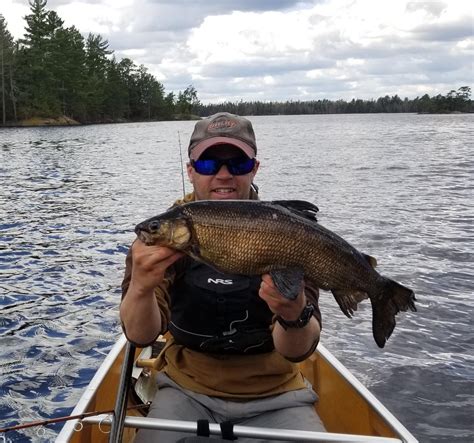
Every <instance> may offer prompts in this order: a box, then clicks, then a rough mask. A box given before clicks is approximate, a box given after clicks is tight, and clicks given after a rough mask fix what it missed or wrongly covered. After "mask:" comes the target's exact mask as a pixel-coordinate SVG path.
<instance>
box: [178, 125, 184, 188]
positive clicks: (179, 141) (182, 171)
mask: <svg viewBox="0 0 474 443" xmlns="http://www.w3.org/2000/svg"><path fill="white" fill-rule="evenodd" d="M178 144H179V158H180V160H181V183H182V185H183V197H185V196H186V188H185V186H184V167H183V152H182V150H181V137H180V134H179V131H178Z"/></svg>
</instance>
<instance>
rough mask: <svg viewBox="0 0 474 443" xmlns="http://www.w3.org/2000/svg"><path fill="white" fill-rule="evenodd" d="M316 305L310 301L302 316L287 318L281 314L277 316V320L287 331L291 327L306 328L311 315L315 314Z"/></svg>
mask: <svg viewBox="0 0 474 443" xmlns="http://www.w3.org/2000/svg"><path fill="white" fill-rule="evenodd" d="M313 312H314V306H313V305H312V304H311V303H308V304H307V305H306V306H305V307H304V309H303V310H302V311H301V314H300V316H299V317H298V318H297V319H296V320H285V319H283V318H281V317H280V316H279V315H277V316H276V321H277V322H278V323H280V325H282V326H283V329H284V330H285V331H286V330H287V329H289V328H304V327H305V326H306V325H307V324H308V323H309V321H310V320H311V317H312V316H313Z"/></svg>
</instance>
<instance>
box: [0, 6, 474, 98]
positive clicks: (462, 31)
mask: <svg viewBox="0 0 474 443" xmlns="http://www.w3.org/2000/svg"><path fill="white" fill-rule="evenodd" d="M47 8H48V9H51V10H55V11H56V12H57V13H58V14H59V16H60V17H61V18H62V19H63V20H64V22H65V23H64V25H65V26H72V25H74V26H75V27H76V28H77V29H79V31H80V32H81V33H82V34H83V35H84V36H85V37H86V36H87V35H88V34H89V33H94V34H100V35H102V37H104V38H105V39H107V40H108V41H109V48H110V49H113V50H114V52H115V56H116V58H117V59H121V58H123V57H129V58H131V59H132V60H133V61H134V62H135V64H137V65H141V64H143V65H145V66H146V67H147V68H148V70H149V72H150V73H151V74H153V75H154V76H155V77H156V78H157V79H158V80H159V81H160V82H161V83H162V84H163V86H164V88H165V91H166V92H177V91H183V90H184V89H185V88H186V87H187V86H189V85H192V86H194V88H195V89H196V91H197V94H198V98H199V100H200V101H201V102H202V103H220V102H224V101H232V102H235V101H240V100H243V101H254V100H258V101H286V100H294V101H297V100H301V101H304V100H318V99H329V100H338V99H342V100H351V99H353V98H356V99H357V98H361V99H366V100H369V99H376V98H378V97H382V96H385V95H390V96H392V95H395V94H398V95H399V96H400V97H401V98H405V97H408V98H415V97H417V96H421V95H423V94H429V95H436V94H443V95H445V94H447V93H448V92H449V91H450V90H452V89H458V88H459V87H461V86H470V87H471V88H472V89H473V90H474V1H472V0H442V1H423V0H411V1H409V0H313V1H304V0H303V1H293V0H241V1H235V0H233V1H231V0H212V1H211V0H49V1H48V4H47ZM28 13H29V5H28V1H27V0H0V14H2V15H3V16H4V18H5V19H6V21H7V25H8V29H9V31H10V32H11V33H12V35H13V36H14V37H15V38H21V37H22V36H23V33H24V26H25V21H24V16H25V15H27V14H28Z"/></svg>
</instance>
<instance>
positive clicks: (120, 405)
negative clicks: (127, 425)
mask: <svg viewBox="0 0 474 443" xmlns="http://www.w3.org/2000/svg"><path fill="white" fill-rule="evenodd" d="M134 358H135V345H133V344H132V343H131V342H129V341H128V340H127V345H126V346H125V357H124V360H123V363H122V372H121V374H120V381H119V387H118V390H117V397H116V400H115V409H114V414H113V416H112V424H111V428H110V435H109V443H120V442H121V441H122V435H123V424H124V421H125V415H126V412H127V398H128V391H129V388H130V384H131V379H132V369H133V361H134Z"/></svg>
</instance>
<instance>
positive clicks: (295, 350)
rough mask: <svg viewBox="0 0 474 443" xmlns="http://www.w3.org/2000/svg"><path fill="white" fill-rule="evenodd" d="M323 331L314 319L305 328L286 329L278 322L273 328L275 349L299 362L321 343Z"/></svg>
mask: <svg viewBox="0 0 474 443" xmlns="http://www.w3.org/2000/svg"><path fill="white" fill-rule="evenodd" d="M320 333H321V329H320V326H319V323H318V321H317V320H316V319H315V318H314V317H312V318H311V320H310V321H309V323H308V324H307V325H306V326H305V327H303V328H288V329H286V330H285V329H284V328H283V326H282V325H280V323H278V322H276V323H275V326H274V328H273V342H274V344H275V349H276V350H277V351H278V352H279V353H280V354H282V355H283V356H285V357H288V358H289V359H295V360H299V359H300V358H301V359H302V358H303V357H305V356H306V355H307V354H308V353H309V352H310V351H311V350H312V349H313V348H314V347H315V346H316V345H317V343H318V342H319V335H320Z"/></svg>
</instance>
